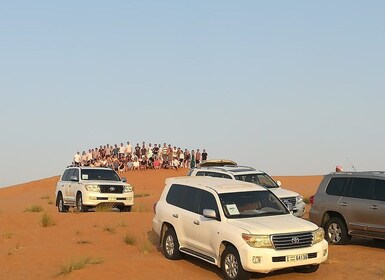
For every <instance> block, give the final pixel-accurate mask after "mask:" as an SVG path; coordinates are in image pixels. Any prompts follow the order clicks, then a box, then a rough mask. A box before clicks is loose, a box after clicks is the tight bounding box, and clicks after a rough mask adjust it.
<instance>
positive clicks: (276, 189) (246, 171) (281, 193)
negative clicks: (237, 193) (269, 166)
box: [187, 165, 305, 217]
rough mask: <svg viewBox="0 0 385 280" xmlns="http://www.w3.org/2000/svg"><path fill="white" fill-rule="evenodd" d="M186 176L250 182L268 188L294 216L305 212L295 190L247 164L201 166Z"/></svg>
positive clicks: (303, 205)
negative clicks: (285, 187)
mask: <svg viewBox="0 0 385 280" xmlns="http://www.w3.org/2000/svg"><path fill="white" fill-rule="evenodd" d="M187 175H188V176H210V177H219V178H225V179H232V180H239V181H244V182H250V183H254V184H257V185H260V186H262V187H265V188H267V189H269V190H270V191H271V192H273V193H274V194H275V195H276V196H278V197H279V198H280V199H281V200H282V202H283V203H285V204H286V206H287V207H288V208H289V209H291V210H292V211H293V214H294V216H296V217H302V216H303V215H304V214H305V203H304V202H303V197H302V196H301V195H299V194H298V193H296V192H293V191H289V190H286V189H283V188H281V182H280V181H275V180H274V179H273V178H271V177H270V176H269V175H268V174H267V173H265V172H263V171H261V170H256V169H254V168H252V167H249V166H238V165H231V166H230V165H226V166H222V167H201V168H195V169H191V170H190V171H189V172H188V174H187Z"/></svg>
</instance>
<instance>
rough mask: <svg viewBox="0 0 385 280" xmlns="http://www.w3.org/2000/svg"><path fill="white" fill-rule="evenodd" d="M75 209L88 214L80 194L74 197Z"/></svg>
mask: <svg viewBox="0 0 385 280" xmlns="http://www.w3.org/2000/svg"><path fill="white" fill-rule="evenodd" d="M76 209H77V210H78V212H88V207H87V206H85V205H84V204H83V198H82V194H80V193H79V194H78V195H77V196H76Z"/></svg>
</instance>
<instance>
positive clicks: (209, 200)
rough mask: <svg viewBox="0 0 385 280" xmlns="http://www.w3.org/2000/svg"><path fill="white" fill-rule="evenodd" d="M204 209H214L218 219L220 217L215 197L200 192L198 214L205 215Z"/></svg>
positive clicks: (205, 192)
mask: <svg viewBox="0 0 385 280" xmlns="http://www.w3.org/2000/svg"><path fill="white" fill-rule="evenodd" d="M204 209H212V210H214V211H215V213H216V214H217V217H219V211H218V205H217V202H216V200H215V197H214V195H213V194H211V193H209V192H207V191H204V190H201V191H200V198H199V207H198V213H199V214H201V215H203V210H204Z"/></svg>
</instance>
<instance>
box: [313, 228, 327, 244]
mask: <svg viewBox="0 0 385 280" xmlns="http://www.w3.org/2000/svg"><path fill="white" fill-rule="evenodd" d="M324 238H325V231H324V230H323V229H322V228H318V229H317V230H315V231H313V245H314V244H317V243H320V242H321V241H322V240H324Z"/></svg>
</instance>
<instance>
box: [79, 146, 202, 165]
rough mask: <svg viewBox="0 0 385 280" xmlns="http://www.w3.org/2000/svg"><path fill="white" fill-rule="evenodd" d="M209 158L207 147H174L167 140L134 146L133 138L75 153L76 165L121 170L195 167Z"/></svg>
mask: <svg viewBox="0 0 385 280" xmlns="http://www.w3.org/2000/svg"><path fill="white" fill-rule="evenodd" d="M206 160H207V152H206V150H205V149H203V151H202V152H201V151H200V150H199V149H197V150H196V151H194V150H191V151H189V150H187V149H184V150H183V149H181V148H180V147H178V148H177V147H176V146H174V147H172V146H171V144H168V145H167V144H166V143H163V146H161V145H160V144H154V145H152V144H151V143H149V144H148V145H146V143H145V142H144V141H143V142H142V145H141V146H140V145H139V143H137V144H136V146H134V147H133V146H132V145H131V144H130V142H129V141H127V144H126V145H124V144H123V143H121V144H120V146H118V145H117V144H115V145H114V146H112V145H110V144H107V145H104V146H103V145H100V146H99V148H97V147H96V148H91V149H88V152H87V151H83V152H82V153H80V152H77V153H76V154H75V155H74V157H73V162H72V164H73V165H75V166H95V167H98V166H99V167H110V168H112V169H114V170H115V171H117V172H119V173H121V172H125V171H128V170H146V169H161V168H165V169H170V168H173V169H176V170H178V169H179V168H181V167H182V168H195V167H196V166H197V165H199V164H200V163H201V162H203V161H206Z"/></svg>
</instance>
